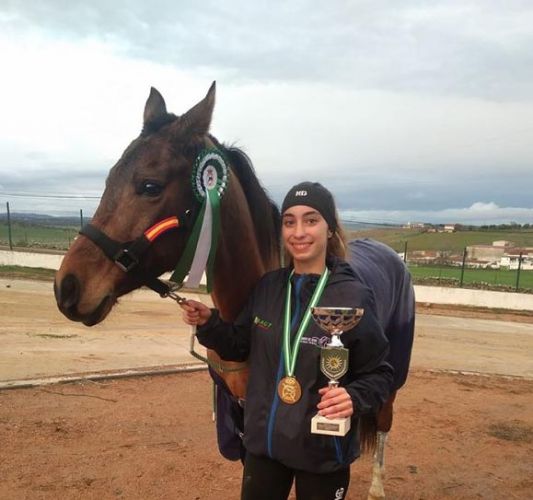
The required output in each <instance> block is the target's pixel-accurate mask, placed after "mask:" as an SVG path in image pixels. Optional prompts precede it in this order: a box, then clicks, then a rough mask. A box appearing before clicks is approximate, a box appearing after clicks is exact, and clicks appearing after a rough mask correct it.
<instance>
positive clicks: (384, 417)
mask: <svg viewBox="0 0 533 500" xmlns="http://www.w3.org/2000/svg"><path fill="white" fill-rule="evenodd" d="M395 397H396V391H395V392H393V393H392V395H391V397H390V398H389V399H388V400H387V402H386V403H385V404H384V405H383V407H382V408H381V410H380V412H379V413H378V419H377V420H378V421H377V431H378V432H377V443H376V452H375V453H374V461H373V464H372V484H371V485H370V491H369V492H368V500H377V499H381V498H385V490H384V489H383V477H384V474H385V465H384V461H385V442H386V441H387V435H388V433H389V431H390V428H391V426H392V410H393V403H394V398H395Z"/></svg>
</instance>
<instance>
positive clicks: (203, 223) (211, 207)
mask: <svg viewBox="0 0 533 500" xmlns="http://www.w3.org/2000/svg"><path fill="white" fill-rule="evenodd" d="M227 186H228V167H227V165H226V161H225V159H224V157H223V155H222V153H221V152H220V151H219V150H218V149H216V148H206V149H204V150H202V151H201V152H200V154H199V155H198V157H197V158H196V161H195V163H194V167H193V171H192V188H193V191H194V194H195V196H196V198H197V199H198V201H200V203H201V204H202V205H201V208H200V212H199V213H198V217H197V219H196V222H195V223H194V227H193V229H192V233H191V235H190V237H189V239H188V241H187V245H186V246H185V251H184V252H183V256H182V257H181V260H180V261H179V263H178V265H177V267H176V270H175V271H174V273H173V274H172V276H171V277H170V279H171V280H172V281H174V282H176V283H182V282H183V279H184V278H185V276H186V275H187V273H188V274H189V276H188V278H187V281H186V282H185V286H187V287H190V288H197V287H198V285H199V284H200V280H201V278H202V275H203V273H204V272H205V273H206V275H207V290H208V291H211V287H212V283H213V267H214V264H215V255H216V251H217V245H218V236H219V233H220V199H221V198H222V196H223V195H224V192H225V191H226V189H227Z"/></svg>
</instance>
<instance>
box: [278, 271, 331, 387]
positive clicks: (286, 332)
mask: <svg viewBox="0 0 533 500" xmlns="http://www.w3.org/2000/svg"><path fill="white" fill-rule="evenodd" d="M293 273H294V271H292V272H291V274H290V275H289V282H288V284H287V298H286V299H285V316H284V319H283V356H284V359H285V371H286V373H287V376H288V377H292V376H293V374H294V367H295V366H296V358H297V357H298V351H299V350H300V340H301V339H302V337H303V335H304V333H305V331H306V330H307V326H308V325H309V321H310V320H311V309H312V308H313V307H315V306H316V305H317V304H318V301H319V300H320V297H321V296H322V292H323V291H324V288H326V283H327V281H328V277H329V274H330V271H329V269H328V268H327V267H326V269H324V272H323V273H322V275H321V276H320V279H319V280H318V283H317V285H316V288H315V291H314V292H313V296H312V297H311V301H310V302H309V305H308V306H307V310H306V311H305V314H304V317H303V319H302V321H301V323H300V326H299V327H298V332H297V333H296V337H295V338H294V342H293V343H292V351H291V346H290V338H291V294H292V285H291V277H292V275H293Z"/></svg>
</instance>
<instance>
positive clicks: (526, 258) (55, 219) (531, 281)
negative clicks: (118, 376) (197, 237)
mask: <svg viewBox="0 0 533 500" xmlns="http://www.w3.org/2000/svg"><path fill="white" fill-rule="evenodd" d="M12 207H13V204H12V203H11V204H10V203H9V202H7V203H6V204H5V205H4V206H3V207H2V206H0V247H4V248H9V249H51V250H57V251H64V250H67V249H68V248H69V247H70V245H71V244H72V242H73V241H74V239H75V238H76V236H77V235H78V232H79V230H80V228H81V227H82V226H83V225H84V224H86V223H87V222H90V217H91V215H92V213H93V210H90V209H89V210H84V209H83V208H79V209H74V210H73V209H72V208H70V210H61V211H58V212H57V213H55V214H54V213H52V214H43V213H35V212H34V211H33V210H32V209H27V208H26V209H25V210H13V208H12ZM70 207H72V202H71V203H70ZM502 243H505V242H502ZM391 246H392V247H393V248H394V249H395V250H396V251H397V253H398V254H399V255H400V256H401V257H402V259H403V260H404V262H406V263H407V265H408V267H409V270H410V272H411V275H412V276H413V279H414V281H415V283H418V284H429V285H437V286H454V287H466V288H482V289H496V290H502V291H519V292H526V293H533V248H516V247H512V246H509V245H503V244H502V245H501V246H489V245H478V246H475V245H473V246H469V247H465V248H463V249H462V251H458V250H457V249H454V250H453V249H441V250H420V249H410V248H409V246H408V243H407V242H402V243H401V244H396V245H392V244H391Z"/></svg>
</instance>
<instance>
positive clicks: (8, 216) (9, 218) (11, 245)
mask: <svg viewBox="0 0 533 500" xmlns="http://www.w3.org/2000/svg"><path fill="white" fill-rule="evenodd" d="M6 207H7V235H8V236H7V237H8V239H9V249H10V250H13V239H12V237H11V213H10V212H9V201H6Z"/></svg>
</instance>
